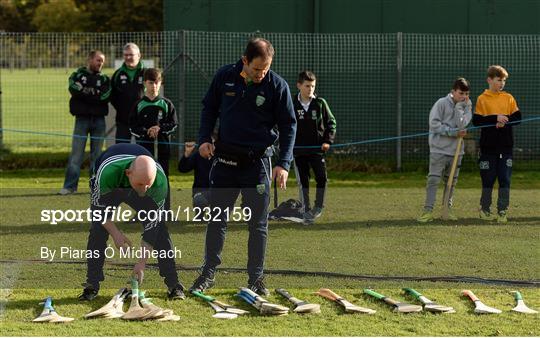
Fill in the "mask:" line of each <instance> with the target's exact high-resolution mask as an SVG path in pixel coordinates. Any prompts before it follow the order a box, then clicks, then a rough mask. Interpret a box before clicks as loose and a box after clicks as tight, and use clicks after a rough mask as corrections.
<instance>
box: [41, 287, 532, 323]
mask: <svg viewBox="0 0 540 338" xmlns="http://www.w3.org/2000/svg"><path fill="white" fill-rule="evenodd" d="M275 291H276V292H277V293H278V294H280V295H281V296H283V297H285V298H286V299H288V300H289V301H290V302H291V303H292V304H293V308H292V312H295V313H299V314H310V313H320V312H321V306H320V304H313V303H308V302H306V301H303V300H300V299H298V298H295V297H293V296H291V295H290V294H289V293H288V292H287V291H286V290H284V289H276V290H275ZM403 291H405V293H407V294H409V295H411V296H413V297H414V298H415V299H416V300H418V301H419V302H420V303H422V305H416V304H408V303H405V302H400V301H397V300H394V299H392V298H390V297H386V296H384V295H382V294H380V293H378V292H375V291H374V290H372V289H364V293H365V294H367V295H370V296H372V297H375V298H376V299H379V300H382V301H384V302H385V303H387V304H389V305H391V306H392V307H393V309H394V312H399V313H412V312H421V311H428V312H438V313H455V312H456V311H455V310H454V308H452V307H450V306H444V305H439V304H437V303H435V302H433V301H431V300H429V299H428V298H426V297H425V296H424V295H422V294H421V293H419V292H418V291H416V290H414V289H411V288H404V289H403ZM512 292H513V294H514V298H515V300H516V302H517V304H516V306H515V307H514V308H513V309H512V311H515V312H520V313H531V314H534V313H538V312H537V311H535V310H532V309H530V308H528V307H527V305H525V302H524V301H523V298H522V296H521V293H520V292H519V291H512ZM462 293H463V295H465V296H467V297H469V298H470V299H471V300H472V301H473V302H474V304H475V309H474V312H475V313H479V314H497V313H501V312H502V311H501V310H499V309H495V308H493V307H490V306H487V305H486V304H484V303H482V302H481V301H480V299H478V297H476V296H475V295H474V293H473V292H472V291H470V290H463V291H462ZM192 294H193V295H194V296H197V297H199V298H201V299H202V300H204V301H206V302H207V303H208V304H209V305H210V306H211V307H212V308H213V309H214V311H215V314H214V315H213V317H214V318H219V319H234V318H237V317H238V316H240V315H245V314H248V313H250V312H249V311H246V310H243V309H239V308H236V307H234V306H232V305H229V304H226V303H224V302H221V301H219V300H217V299H215V298H213V297H211V296H208V295H205V294H204V293H202V292H192ZM316 294H317V295H319V296H321V297H323V298H326V299H328V300H331V301H333V302H336V303H337V304H339V305H340V306H341V307H343V310H344V312H345V313H365V314H373V313H375V312H376V311H375V310H373V309H369V308H365V307H361V306H358V305H355V304H352V303H351V302H349V301H347V300H346V299H344V298H343V297H341V296H339V295H338V294H336V293H335V292H333V291H332V290H330V289H324V288H323V289H319V291H317V292H316ZM236 296H237V297H238V298H240V299H241V300H243V301H245V302H246V303H247V304H250V305H252V306H253V307H254V308H255V309H256V310H257V311H258V312H259V313H260V314H262V315H270V316H284V315H287V314H288V313H289V311H290V310H291V309H289V307H286V306H283V305H279V304H274V303H271V302H269V301H267V300H266V299H264V298H263V297H261V296H259V295H258V294H256V293H254V292H253V291H251V290H250V289H247V288H240V291H239V292H238V293H237V294H236ZM127 297H131V303H130V306H129V309H128V311H126V312H124V310H123V305H124V300H125V299H126V298H127ZM84 318H86V319H90V318H107V319H112V318H121V319H124V320H156V321H177V320H180V316H178V315H175V314H174V313H173V310H170V309H163V308H161V307H159V306H157V305H155V304H153V303H152V301H151V299H150V298H146V297H145V295H144V292H143V291H140V290H139V286H138V282H137V280H132V281H131V289H128V288H121V289H120V290H118V292H117V293H116V294H115V295H114V296H113V298H112V299H111V300H110V301H109V302H108V303H107V304H105V305H104V306H102V307H101V308H99V309H97V310H95V311H92V312H90V313H88V314H86V315H85V316H84ZM73 320H74V318H70V317H63V316H60V315H59V314H58V313H57V312H56V311H55V310H54V307H53V305H52V298H51V297H47V298H46V299H45V301H44V308H43V311H42V313H41V314H40V315H39V316H38V317H37V318H35V319H34V320H33V321H34V322H42V323H43V322H48V323H67V322H71V321H73Z"/></svg>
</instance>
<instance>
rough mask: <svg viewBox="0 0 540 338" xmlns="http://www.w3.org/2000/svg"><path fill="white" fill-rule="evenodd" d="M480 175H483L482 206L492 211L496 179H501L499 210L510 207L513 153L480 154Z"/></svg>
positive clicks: (498, 200) (485, 209)
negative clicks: (492, 195)
mask: <svg viewBox="0 0 540 338" xmlns="http://www.w3.org/2000/svg"><path fill="white" fill-rule="evenodd" d="M478 164H479V167H480V177H482V196H481V197H480V206H481V207H482V210H484V211H490V207H491V194H492V191H493V185H494V184H495V180H498V181H499V194H498V199H497V211H504V210H507V209H508V205H509V204H510V180H511V177H512V154H498V155H491V154H480V159H479V160H478Z"/></svg>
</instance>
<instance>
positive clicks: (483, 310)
mask: <svg viewBox="0 0 540 338" xmlns="http://www.w3.org/2000/svg"><path fill="white" fill-rule="evenodd" d="M461 292H462V294H463V295H464V296H467V297H469V298H470V299H471V300H472V301H473V302H474V305H475V307H474V313H478V314H498V313H501V312H502V311H501V310H499V309H496V308H493V307H490V306H487V305H486V304H484V303H482V302H481V301H480V299H479V298H478V297H476V295H475V294H474V293H473V292H472V291H471V290H463V291H461Z"/></svg>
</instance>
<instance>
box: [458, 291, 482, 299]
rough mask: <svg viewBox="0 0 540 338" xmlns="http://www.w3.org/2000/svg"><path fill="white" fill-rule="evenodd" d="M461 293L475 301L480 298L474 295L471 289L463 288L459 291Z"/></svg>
mask: <svg viewBox="0 0 540 338" xmlns="http://www.w3.org/2000/svg"><path fill="white" fill-rule="evenodd" d="M461 293H462V294H463V295H464V296H467V297H469V298H470V299H471V300H472V301H473V302H476V301H477V300H480V299H479V298H478V297H476V295H475V294H474V293H473V292H472V291H471V290H463V291H461Z"/></svg>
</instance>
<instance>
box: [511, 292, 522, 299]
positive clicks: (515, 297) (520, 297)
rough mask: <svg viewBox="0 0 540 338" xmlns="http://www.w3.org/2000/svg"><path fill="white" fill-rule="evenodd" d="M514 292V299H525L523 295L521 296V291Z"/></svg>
mask: <svg viewBox="0 0 540 338" xmlns="http://www.w3.org/2000/svg"><path fill="white" fill-rule="evenodd" d="M512 293H513V294H514V299H515V300H523V297H522V296H521V292H519V291H512Z"/></svg>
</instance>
